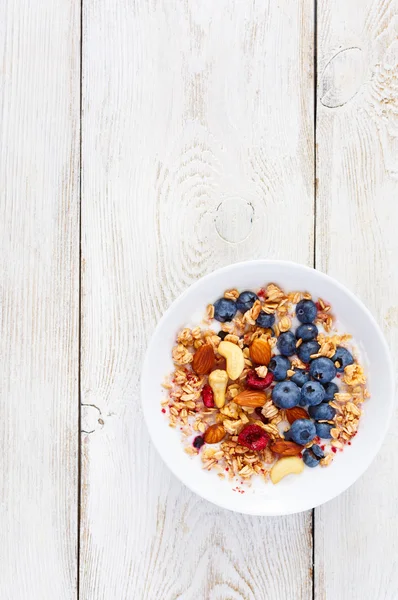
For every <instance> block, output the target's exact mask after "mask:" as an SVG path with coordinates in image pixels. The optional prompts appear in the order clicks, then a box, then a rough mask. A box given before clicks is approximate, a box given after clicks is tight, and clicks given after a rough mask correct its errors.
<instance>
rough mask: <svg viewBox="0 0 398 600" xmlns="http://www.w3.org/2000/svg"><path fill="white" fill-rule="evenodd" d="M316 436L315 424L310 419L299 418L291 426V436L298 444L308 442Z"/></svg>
mask: <svg viewBox="0 0 398 600" xmlns="http://www.w3.org/2000/svg"><path fill="white" fill-rule="evenodd" d="M315 436H316V430H315V425H314V423H313V422H312V421H310V420H309V419H297V420H296V421H293V423H292V426H291V427H290V437H291V439H292V440H293V442H296V444H302V445H303V446H304V445H305V444H308V443H309V442H311V441H312V440H313V439H314V437H315Z"/></svg>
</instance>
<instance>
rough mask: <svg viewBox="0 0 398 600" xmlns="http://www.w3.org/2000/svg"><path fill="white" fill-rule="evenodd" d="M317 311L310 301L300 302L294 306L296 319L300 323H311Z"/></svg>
mask: <svg viewBox="0 0 398 600" xmlns="http://www.w3.org/2000/svg"><path fill="white" fill-rule="evenodd" d="M316 313H317V309H316V306H315V304H314V303H313V301H312V300H300V302H298V303H297V305H296V317H297V318H298V320H299V321H300V323H312V322H313V320H314V319H315V317H316Z"/></svg>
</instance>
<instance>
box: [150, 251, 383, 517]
mask: <svg viewBox="0 0 398 600" xmlns="http://www.w3.org/2000/svg"><path fill="white" fill-rule="evenodd" d="M271 281H272V282H275V283H277V284H279V285H280V286H281V287H282V288H283V289H285V290H287V291H293V290H307V291H309V292H310V293H311V294H312V295H313V296H314V297H321V298H324V299H326V300H328V301H329V302H330V303H331V305H332V307H333V312H334V314H335V315H336V316H337V318H338V320H339V322H340V323H341V324H342V326H343V328H344V330H345V331H346V332H348V333H351V334H352V335H353V337H354V341H355V343H356V345H357V346H358V347H359V348H360V350H361V352H362V360H363V362H364V366H365V368H366V371H367V375H368V384H369V390H370V393H371V399H370V400H368V401H367V402H366V403H365V405H364V413H363V415H362V418H361V424H360V428H359V432H358V435H357V436H356V437H355V439H354V440H353V442H352V445H351V446H347V447H346V448H345V450H344V452H343V453H338V454H337V455H336V458H335V460H334V462H333V464H332V465H331V466H329V467H328V468H326V469H322V468H315V469H309V468H305V470H304V472H303V473H302V474H300V475H291V476H289V477H286V478H285V479H283V480H282V481H281V482H280V483H278V484H277V485H273V484H272V483H270V482H269V483H265V482H263V481H262V480H261V479H260V478H257V479H258V481H256V482H255V483H254V484H253V486H252V487H251V488H248V489H247V491H246V492H245V493H244V494H239V493H236V492H234V491H233V490H232V488H233V487H235V486H234V484H232V483H231V482H229V481H227V480H226V479H220V478H219V477H217V475H216V473H214V472H208V471H203V470H202V469H201V461H200V459H199V458H198V457H193V458H192V457H190V456H188V455H187V454H186V453H185V452H184V450H183V446H182V444H181V440H180V435H179V432H178V430H175V429H172V428H170V427H169V426H168V420H167V418H166V416H165V415H164V414H163V413H162V412H161V407H160V401H161V399H162V398H163V397H164V390H163V389H162V387H161V384H162V382H163V380H164V376H165V375H166V374H167V373H169V372H171V371H172V370H173V363H172V360H171V349H172V347H173V345H174V343H175V338H176V333H177V331H178V330H179V329H180V328H181V327H183V326H185V325H187V324H188V325H190V326H193V325H195V324H200V322H201V319H202V318H203V314H204V312H205V308H206V306H207V304H209V303H211V302H214V301H215V300H217V298H219V297H220V296H222V295H223V293H224V291H225V290H226V289H230V288H237V289H239V290H241V291H243V290H245V289H249V290H250V289H252V290H256V289H258V288H259V287H261V286H262V285H264V284H266V283H268V282H271ZM141 397H142V407H143V411H144V416H145V420H146V423H147V426H148V429H149V433H150V436H151V438H152V441H153V443H154V445H155V446H156V448H157V450H158V452H159V454H160V456H161V457H162V458H163V460H164V462H165V463H166V464H167V466H168V467H169V468H170V469H171V471H172V472H173V473H174V474H175V475H176V477H178V479H180V480H181V481H182V482H183V483H184V484H185V485H186V486H188V487H189V488H190V489H191V490H192V491H194V492H196V493H197V494H199V495H200V496H202V497H203V498H205V499H206V500H209V501H210V502H213V503H214V504H217V505H218V506H221V507H223V508H228V509H230V510H234V511H238V512H241V513H247V514H252V515H285V514H290V513H295V512H300V511H303V510H307V509H310V508H313V507H315V506H318V505H319V504H322V503H324V502H327V501H328V500H331V499H332V498H334V497H335V496H337V495H338V494H341V492H343V491H344V490H346V489H347V488H348V487H349V486H350V485H352V484H353V483H354V482H355V481H356V480H357V479H358V477H359V476H360V475H361V474H362V473H363V472H364V471H365V470H366V469H367V468H368V466H369V465H370V463H371V461H372V460H373V458H374V457H375V455H376V453H377V452H378V450H379V448H380V446H381V444H382V442H383V439H384V436H385V434H386V432H387V428H388V424H389V421H390V419H391V415H392V410H393V404H394V372H393V366H392V360H391V357H390V353H389V350H388V347H387V344H386V342H385V339H384V337H383V334H382V333H381V331H380V329H379V327H378V325H377V324H376V322H375V320H374V318H373V317H372V315H371V314H370V312H369V311H368V309H367V308H365V306H364V305H363V304H362V303H361V302H360V301H359V300H358V298H356V297H355V296H354V295H353V294H352V293H351V292H349V291H348V290H347V289H346V288H345V287H344V286H343V285H341V284H340V283H338V282H337V281H335V280H334V279H332V278H330V277H328V276H327V275H325V274H323V273H321V272H319V271H316V270H314V269H310V268H308V267H304V266H302V265H298V264H295V263H291V262H282V261H266V260H258V261H250V262H244V263H238V264H233V265H230V266H228V267H225V268H223V269H219V270H217V271H214V272H213V273H210V274H209V275H207V276H206V277H203V278H202V279H200V280H199V281H197V282H196V283H194V284H193V285H192V286H191V287H190V288H188V289H187V290H186V291H185V292H184V293H183V294H182V295H181V296H180V297H179V298H177V300H175V302H173V304H172V305H171V306H170V308H169V309H168V310H167V311H166V313H165V314H164V315H163V317H162V318H161V320H160V322H159V324H158V326H157V328H156V330H155V333H154V334H153V337H152V340H151V342H150V344H149V348H148V351H147V354H146V357H145V362H144V367H143V372H142V380H141Z"/></svg>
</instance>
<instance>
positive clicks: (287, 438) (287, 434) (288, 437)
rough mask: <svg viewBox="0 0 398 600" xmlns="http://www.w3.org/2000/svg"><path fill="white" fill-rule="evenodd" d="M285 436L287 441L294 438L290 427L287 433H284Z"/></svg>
mask: <svg viewBox="0 0 398 600" xmlns="http://www.w3.org/2000/svg"><path fill="white" fill-rule="evenodd" d="M283 437H284V438H285V440H286V441H287V442H290V441H291V439H292V438H291V433H290V429H288V430H287V431H285V433H284V434H283Z"/></svg>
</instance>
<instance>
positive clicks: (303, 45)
mask: <svg viewBox="0 0 398 600" xmlns="http://www.w3.org/2000/svg"><path fill="white" fill-rule="evenodd" d="M83 24H84V25H83V31H84V35H83V173H82V176H83V179H82V192H83V196H82V198H83V202H82V230H83V236H82V253H83V296H82V324H83V331H82V375H81V376H82V396H83V399H82V401H83V403H84V405H85V406H84V423H83V430H84V432H83V433H82V450H83V462H82V524H81V573H80V589H81V592H80V596H81V599H82V600H85V599H89V598H90V599H91V598H98V599H100V598H104V599H108V598H118V599H119V598H120V599H122V598H137V599H140V600H144V599H148V600H155V599H159V598H161V599H162V600H172V599H181V600H182V599H183V600H191V599H192V600H193V599H194V598H195V599H196V598H205V599H206V600H207V599H209V600H225V599H227V598H228V599H231V600H232V599H233V600H237V599H240V600H243V599H245V600H248V599H251V600H253V599H256V600H261V599H268V598H269V599H271V598H272V599H274V598H281V599H282V598H283V600H289V599H291V600H299V599H304V600H309V599H310V598H311V597H312V580H311V562H312V541H311V514H310V513H306V514H299V515H296V516H292V517H286V518H281V519H265V518H250V517H244V516H238V515H236V514H232V513H228V512H225V511H222V510H220V509H217V508H215V507H213V506H212V505H210V504H208V503H206V502H204V501H202V500H200V499H199V498H198V497H196V496H194V495H193V494H192V493H191V492H190V491H188V490H187V489H185V488H184V487H183V486H182V485H181V484H180V483H179V482H178V481H177V480H175V479H174V477H173V476H171V474H170V473H169V472H168V470H167V469H166V467H165V466H164V465H163V464H162V462H161V460H160V458H159V457H158V456H157V455H156V454H155V452H154V450H153V448H152V446H151V444H150V441H149V439H148V435H147V432H146V429H145V426H144V423H143V419H142V415H141V411H140V404H139V396H138V384H139V378H140V369H141V362H142V358H143V353H144V351H145V347H146V344H147V341H148V337H149V335H150V333H151V331H152V330H153V328H154V325H155V323H156V321H157V319H158V318H159V317H160V315H161V314H162V313H163V311H164V310H165V309H166V307H167V306H168V305H169V304H170V302H171V301H172V300H173V299H174V298H175V296H176V295H177V294H179V293H180V292H181V291H182V290H184V289H185V288H186V286H187V285H189V284H190V283H191V282H192V281H194V280H196V279H197V278H198V277H200V276H202V275H204V274H205V273H207V272H209V271H211V270H212V269H214V268H216V267H219V266H221V265H223V264H226V263H229V262H232V261H235V260H238V259H249V258H255V257H280V258H287V259H289V258H290V259H295V260H298V261H299V262H302V263H307V264H312V260H313V254H312V252H313V238H312V231H313V64H312V56H313V7H312V3H309V2H306V1H298V2H294V3H292V2H290V1H288V0H281V1H280V2H279V3H278V5H276V4H275V3H271V2H252V3H242V2H237V1H227V0H220V1H218V2H216V3H214V2H210V1H203V0H200V1H199V0H193V1H191V2H179V1H176V0H174V1H171V2H165V1H158V2H150V1H149V0H147V1H145V2H137V3H132V2H127V1H126V0H121V1H119V2H117V3H115V2H112V1H111V0H104V1H103V2H101V3H98V2H95V1H94V0H85V2H84V14H83ZM88 431H90V432H91V433H85V432H88Z"/></svg>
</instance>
